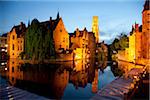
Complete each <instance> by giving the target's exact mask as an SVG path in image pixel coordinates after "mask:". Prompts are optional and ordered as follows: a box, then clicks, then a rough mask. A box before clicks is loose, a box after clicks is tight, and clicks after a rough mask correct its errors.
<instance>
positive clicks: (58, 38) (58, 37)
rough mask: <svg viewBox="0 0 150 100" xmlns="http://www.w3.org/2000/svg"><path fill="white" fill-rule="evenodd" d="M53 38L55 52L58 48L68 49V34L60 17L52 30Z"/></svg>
mask: <svg viewBox="0 0 150 100" xmlns="http://www.w3.org/2000/svg"><path fill="white" fill-rule="evenodd" d="M53 39H54V45H55V50H56V52H58V50H59V48H64V50H66V49H69V34H68V32H67V31H66V29H65V26H64V23H63V21H62V18H60V19H59V22H58V24H57V26H56V28H55V30H54V31H53Z"/></svg>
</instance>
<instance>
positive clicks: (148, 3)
mask: <svg viewBox="0 0 150 100" xmlns="http://www.w3.org/2000/svg"><path fill="white" fill-rule="evenodd" d="M145 10H150V0H146V1H145V4H144V9H143V11H145Z"/></svg>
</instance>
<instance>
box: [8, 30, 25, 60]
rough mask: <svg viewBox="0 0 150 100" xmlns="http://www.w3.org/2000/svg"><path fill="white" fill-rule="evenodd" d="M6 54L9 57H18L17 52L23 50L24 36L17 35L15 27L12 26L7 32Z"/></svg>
mask: <svg viewBox="0 0 150 100" xmlns="http://www.w3.org/2000/svg"><path fill="white" fill-rule="evenodd" d="M7 38H8V54H9V57H10V58H18V56H19V54H20V53H21V52H23V51H24V38H23V37H19V38H18V37H17V33H16V29H15V28H14V29H13V30H12V31H11V32H9V33H8V37H7Z"/></svg>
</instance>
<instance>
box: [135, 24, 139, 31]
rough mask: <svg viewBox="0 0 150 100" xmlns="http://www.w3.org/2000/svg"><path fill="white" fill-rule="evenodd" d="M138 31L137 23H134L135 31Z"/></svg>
mask: <svg viewBox="0 0 150 100" xmlns="http://www.w3.org/2000/svg"><path fill="white" fill-rule="evenodd" d="M138 31H139V24H136V23H135V32H138Z"/></svg>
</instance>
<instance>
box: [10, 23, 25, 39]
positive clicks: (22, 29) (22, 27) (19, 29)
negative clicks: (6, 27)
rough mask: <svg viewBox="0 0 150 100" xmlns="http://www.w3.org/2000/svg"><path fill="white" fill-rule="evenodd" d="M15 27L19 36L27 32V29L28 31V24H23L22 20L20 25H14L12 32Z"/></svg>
mask: <svg viewBox="0 0 150 100" xmlns="http://www.w3.org/2000/svg"><path fill="white" fill-rule="evenodd" d="M13 29H15V31H16V34H17V37H20V36H21V35H23V34H24V33H25V31H26V26H25V24H23V23H22V22H21V24H20V25H17V26H14V27H13V28H12V29H11V31H10V32H12V31H13Z"/></svg>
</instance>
